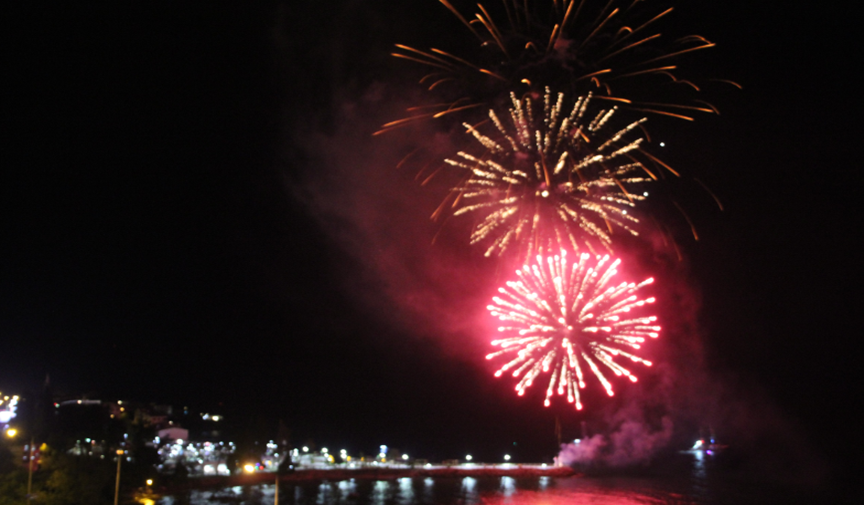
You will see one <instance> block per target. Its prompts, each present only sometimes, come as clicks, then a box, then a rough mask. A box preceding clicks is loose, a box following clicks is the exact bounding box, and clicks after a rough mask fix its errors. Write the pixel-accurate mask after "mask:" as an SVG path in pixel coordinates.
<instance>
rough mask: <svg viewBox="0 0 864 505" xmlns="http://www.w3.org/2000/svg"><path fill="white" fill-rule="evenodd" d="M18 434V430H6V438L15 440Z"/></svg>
mask: <svg viewBox="0 0 864 505" xmlns="http://www.w3.org/2000/svg"><path fill="white" fill-rule="evenodd" d="M17 434H18V430H16V429H15V428H9V429H8V430H6V436H7V437H9V438H14V437H15V435H17Z"/></svg>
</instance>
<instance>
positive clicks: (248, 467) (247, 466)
mask: <svg viewBox="0 0 864 505" xmlns="http://www.w3.org/2000/svg"><path fill="white" fill-rule="evenodd" d="M243 470H244V471H245V472H246V473H255V465H253V464H252V463H246V464H245V465H243Z"/></svg>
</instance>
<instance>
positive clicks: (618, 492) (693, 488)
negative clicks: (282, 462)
mask: <svg viewBox="0 0 864 505" xmlns="http://www.w3.org/2000/svg"><path fill="white" fill-rule="evenodd" d="M680 462H682V463H684V464H683V465H682V466H676V467H673V469H672V470H673V471H666V472H665V473H664V472H660V473H654V474H651V475H648V474H645V475H641V474H638V473H637V475H609V476H600V477H597V476H593V477H591V476H589V477H568V478H556V477H506V476H505V477H492V476H489V477H486V476H478V477H461V478H460V477H413V478H412V477H402V478H396V479H386V480H375V479H368V480H367V479H346V480H323V481H300V482H289V481H284V482H282V483H281V484H280V493H279V504H280V505H313V504H315V505H480V504H482V505H570V504H573V503H578V504H588V505H642V504H651V505H657V504H672V505H702V504H713V503H748V504H753V503H764V502H766V500H767V501H768V502H771V503H777V502H778V500H777V496H776V495H773V494H767V492H766V491H764V490H763V489H760V488H759V487H753V486H752V484H750V485H747V486H741V485H740V482H736V481H735V480H732V479H729V478H727V477H728V476H726V475H723V474H718V473H717V468H716V466H714V464H713V463H714V462H713V461H712V459H711V458H710V457H706V456H705V455H703V454H701V453H695V454H692V455H689V456H686V458H684V459H683V460H681V461H680ZM292 488H293V489H292ZM789 496H792V497H793V498H795V497H794V495H791V494H786V493H783V497H782V498H781V499H782V501H780V502H783V503H790V502H794V503H806V501H805V502H802V501H800V497H797V498H799V499H792V500H787V499H785V498H786V497H789ZM274 498H275V486H274V485H273V484H267V485H258V486H247V487H240V486H235V487H231V488H225V489H221V490H215V491H214V490H207V491H190V492H188V493H184V494H182V495H176V496H166V497H163V498H162V499H160V500H159V501H158V502H157V505H209V504H225V505H228V504H231V505H272V504H273V502H274Z"/></svg>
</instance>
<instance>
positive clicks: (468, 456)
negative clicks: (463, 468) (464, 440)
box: [465, 454, 474, 461]
mask: <svg viewBox="0 0 864 505" xmlns="http://www.w3.org/2000/svg"><path fill="white" fill-rule="evenodd" d="M472 459H474V457H473V456H471V455H470V454H469V455H467V456H465V461H471V460H472Z"/></svg>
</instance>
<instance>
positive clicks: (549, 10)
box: [379, 0, 738, 133]
mask: <svg viewBox="0 0 864 505" xmlns="http://www.w3.org/2000/svg"><path fill="white" fill-rule="evenodd" d="M440 2H441V3H442V4H443V5H444V6H445V7H446V8H447V9H449V10H450V11H451V12H452V13H453V14H454V15H455V16H456V17H457V18H458V19H459V20H460V21H461V23H462V24H463V25H464V26H465V27H466V28H467V30H468V31H469V32H470V33H471V36H472V37H473V38H474V39H475V42H477V43H479V44H472V45H471V46H469V47H473V48H474V49H475V50H474V51H473V52H472V54H470V55H463V56H458V55H455V54H452V52H447V51H444V50H441V49H438V48H431V49H429V50H420V49H416V48H414V47H410V46H407V45H403V44H397V45H396V50H395V51H394V52H393V53H392V55H393V56H395V57H397V58H401V59H405V60H410V61H412V62H415V63H419V64H421V65H423V66H424V67H425V68H428V69H429V73H428V74H426V75H425V76H423V78H422V79H421V80H420V83H421V84H422V85H424V86H426V87H428V89H429V90H430V91H432V90H435V91H436V93H439V94H440V95H441V96H443V97H444V100H443V101H442V102H441V103H437V104H434V105H429V106H425V107H416V108H413V109H410V110H409V111H410V112H412V115H411V116H410V117H407V118H404V119H400V120H397V121H393V122H390V123H387V124H386V125H384V127H383V129H382V130H381V132H383V131H387V130H389V129H393V128H398V127H400V126H404V125H406V124H409V123H411V122H412V121H416V120H422V119H427V118H433V117H434V118H438V117H442V116H446V115H449V114H452V113H455V112H461V111H466V110H478V109H480V108H482V107H489V106H494V105H495V104H496V101H498V100H500V99H501V98H502V97H506V94H507V92H508V91H510V90H514V89H518V90H520V92H527V91H535V92H536V91H539V90H542V88H543V87H544V86H552V87H554V88H556V89H561V90H567V91H568V92H569V93H573V94H587V93H588V92H589V91H592V92H594V93H595V94H596V95H597V97H598V98H601V99H603V100H614V101H616V102H619V103H621V104H626V105H627V106H628V107H630V108H632V109H635V110H638V111H644V112H647V113H654V114H662V115H667V116H673V117H677V118H681V119H685V120H692V119H693V118H692V117H691V116H690V115H688V114H691V113H693V112H707V113H716V109H715V107H714V106H713V105H711V104H709V103H707V102H704V101H702V100H698V99H695V98H694V97H690V96H689V95H690V94H691V93H698V92H700V91H701V89H700V86H698V85H697V84H694V83H693V82H692V80H688V79H683V78H679V77H678V75H679V74H680V71H681V70H682V69H681V68H679V65H680V63H679V60H680V59H681V57H683V56H684V55H686V54H688V53H692V52H694V51H700V50H702V49H707V48H710V47H714V45H715V44H714V43H712V42H710V41H708V40H706V39H705V38H704V37H701V36H698V35H691V36H686V37H680V38H676V39H674V40H672V39H671V38H670V37H668V36H666V37H664V36H663V34H662V33H660V32H657V31H655V29H656V28H657V26H658V25H660V24H661V23H660V21H661V20H662V19H664V18H665V17H666V16H667V15H669V14H670V13H671V12H672V10H673V9H672V8H666V9H652V8H651V7H646V6H644V5H642V4H643V2H640V1H639V0H636V1H632V0H626V1H625V0H620V1H619V0H608V1H607V0H603V1H602V2H601V1H599V0H594V1H588V0H578V1H576V0H569V1H568V0H543V1H534V2H530V1H528V0H524V1H522V0H503V1H502V2H501V4H502V5H501V6H498V4H497V3H495V4H494V6H490V8H488V9H487V8H486V7H484V5H483V4H477V7H478V9H479V10H478V12H476V13H475V15H474V17H473V18H470V17H469V18H467V19H466V17H465V16H463V15H462V13H461V12H460V11H459V10H458V9H457V8H456V7H454V6H453V5H452V4H451V3H450V2H448V1H447V0H440ZM646 3H647V2H646ZM495 7H497V9H496V8H495ZM502 7H503V8H502ZM469 19H470V21H468V20H469ZM716 81H722V82H728V83H730V84H733V85H735V86H738V85H737V84H735V83H732V82H731V81H725V80H720V79H716ZM688 97H689V98H688ZM685 100H686V101H685ZM379 133H380V132H379Z"/></svg>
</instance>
